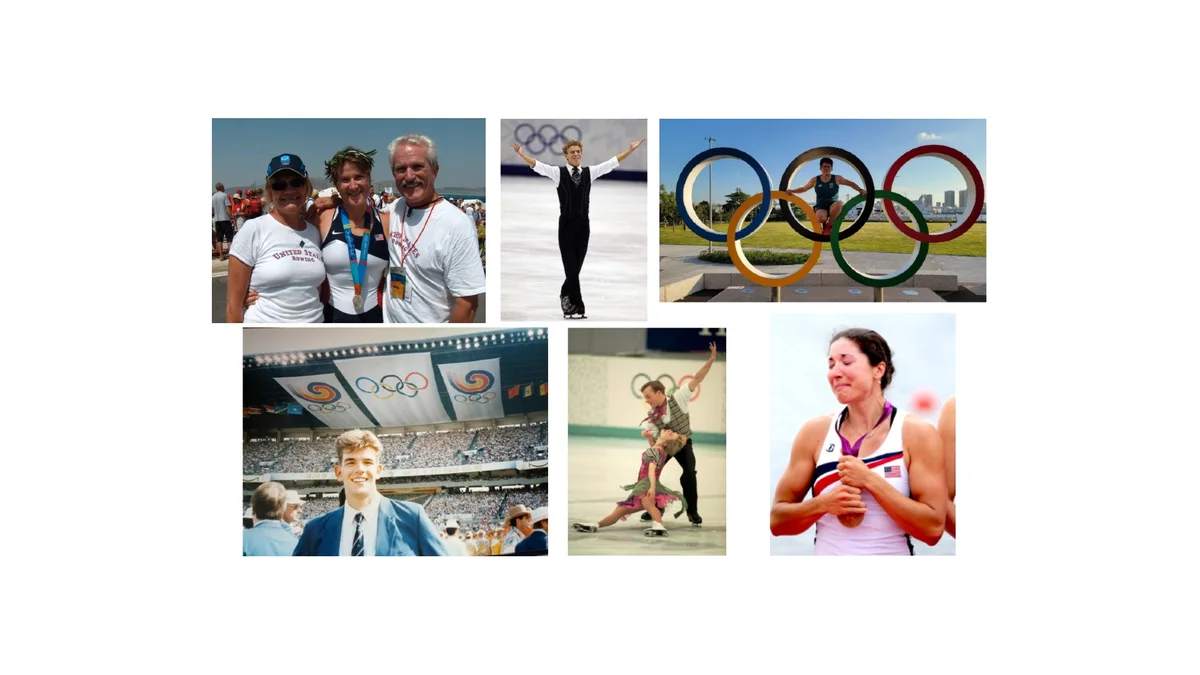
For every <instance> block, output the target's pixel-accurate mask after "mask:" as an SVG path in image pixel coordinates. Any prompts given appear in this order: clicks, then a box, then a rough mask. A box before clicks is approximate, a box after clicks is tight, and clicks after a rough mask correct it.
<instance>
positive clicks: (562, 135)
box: [513, 122, 583, 155]
mask: <svg viewBox="0 0 1200 675" xmlns="http://www.w3.org/2000/svg"><path fill="white" fill-rule="evenodd" d="M524 127H529V134H528V136H526V138H525V140H521V129H522V128H524ZM547 129H551V130H553V131H554V133H553V134H552V135H551V136H550V138H548V139H547V138H546V134H545V131H546V130H547ZM568 129H574V130H575V136H573V137H572V136H567V130H568ZM513 140H514V141H516V142H517V143H518V144H519V145H521V146H522V147H524V148H525V149H526V150H528V151H529V152H530V153H532V154H534V155H540V154H542V153H543V152H545V151H546V150H548V149H549V148H550V147H551V146H553V145H555V144H557V143H566V142H567V141H582V140H583V132H582V131H580V130H579V127H577V126H575V125H574V124H568V125H567V126H565V127H563V128H562V131H559V130H558V127H556V126H554V125H553V124H543V125H542V126H540V127H538V129H537V131H534V129H533V125H532V124H530V123H528V122H522V123H520V124H518V125H517V128H516V129H513ZM534 141H539V142H540V143H541V144H542V149H541V150H534V149H533V146H532V145H530V144H531V143H533V142H534ZM556 153H557V151H556Z"/></svg>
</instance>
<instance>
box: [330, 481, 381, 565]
mask: <svg viewBox="0 0 1200 675" xmlns="http://www.w3.org/2000/svg"><path fill="white" fill-rule="evenodd" d="M381 501H383V495H381V494H379V493H378V492H376V493H375V494H373V495H371V503H369V504H367V505H366V507H364V508H363V510H362V512H361V513H362V514H363V523H362V533H363V555H364V556H373V555H375V533H376V532H378V531H379V503H380V502H381ZM356 513H359V511H356V510H355V509H354V508H353V507H351V506H350V502H349V501H347V502H346V508H345V509H344V511H343V513H342V542H341V546H339V547H338V555H350V549H351V548H353V546H354V514H356Z"/></svg>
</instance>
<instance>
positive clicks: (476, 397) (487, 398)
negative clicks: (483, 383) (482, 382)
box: [454, 391, 496, 403]
mask: <svg viewBox="0 0 1200 675" xmlns="http://www.w3.org/2000/svg"><path fill="white" fill-rule="evenodd" d="M495 398H496V392H494V391H489V392H487V393H484V394H466V395H463V394H455V395H454V400H455V401H458V402H459V403H490V402H491V401H493V400H495Z"/></svg>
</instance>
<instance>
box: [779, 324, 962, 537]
mask: <svg viewBox="0 0 1200 675" xmlns="http://www.w3.org/2000/svg"><path fill="white" fill-rule="evenodd" d="M895 372H896V369H895V367H894V366H893V364H892V352H891V349H890V348H889V347H888V344H887V341H885V340H884V339H883V337H882V336H881V335H879V334H878V333H876V332H875V331H872V330H866V329H861V328H852V329H849V330H844V331H842V332H840V333H838V334H837V335H834V336H833V339H832V340H831V341H830V344H829V370H828V373H827V375H826V379H827V380H828V381H829V387H830V389H832V391H833V394H834V396H835V397H837V400H838V403H841V404H842V405H844V406H845V407H844V408H843V409H842V410H841V411H840V412H839V413H838V414H836V415H822V416H820V417H817V418H815V419H812V420H809V421H808V422H807V423H805V424H804V426H803V427H801V428H800V432H799V433H798V434H796V440H795V441H794V442H793V444H792V455H791V459H790V460H789V462H788V467H787V470H786V471H784V474H783V477H782V478H781V479H780V480H779V485H778V487H777V488H776V490H775V502H774V504H773V505H772V506H771V534H773V535H775V536H784V535H795V534H800V533H801V532H804V531H806V530H808V529H809V528H810V527H812V526H813V525H814V524H815V525H816V526H817V532H816V554H817V555H911V554H912V551H913V549H912V542H911V539H910V537H916V538H917V539H918V540H920V541H922V542H924V543H926V544H929V545H930V546H932V545H934V544H936V543H937V541H938V539H940V538H941V536H942V531H943V528H944V527H945V520H946V473H945V467H944V465H943V460H942V444H941V439H940V437H939V436H938V432H937V430H936V429H935V428H934V427H933V425H932V424H929V423H928V422H925V421H924V420H921V419H919V418H916V417H911V416H909V415H907V414H906V413H904V412H901V411H898V410H897V409H896V408H895V407H894V406H892V404H891V403H889V402H888V401H887V399H885V398H884V396H883V392H884V390H886V389H887V387H888V384H890V383H891V381H892V379H893V377H894V376H895ZM809 490H811V491H812V496H810V497H809V498H808V499H803V498H804V496H805V495H806V494H807V493H808V492H809Z"/></svg>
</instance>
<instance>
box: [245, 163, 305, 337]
mask: <svg viewBox="0 0 1200 675" xmlns="http://www.w3.org/2000/svg"><path fill="white" fill-rule="evenodd" d="M311 191H312V182H311V181H310V180H309V179H308V170H307V169H306V168H305V167H304V162H303V161H302V160H301V159H300V158H299V157H298V156H296V155H290V154H289V155H279V156H278V157H275V158H274V159H272V160H271V162H270V164H268V165H267V188H266V201H267V203H268V204H269V205H270V207H269V208H268V211H267V213H266V215H263V216H260V217H258V218H254V219H252V220H249V221H246V224H245V225H243V226H242V229H241V231H240V232H238V234H237V236H236V237H234V241H233V244H232V245H231V246H230V248H229V258H230V260H229V288H228V291H227V293H226V296H225V320H226V321H228V322H229V323H321V322H322V320H323V311H322V305H321V297H320V287H321V282H323V281H325V263H324V261H323V259H322V256H321V235H320V232H319V231H318V230H317V227H316V226H315V225H313V224H312V223H310V222H308V221H307V220H305V202H306V201H307V199H308V196H309V193H310V192H311ZM250 290H254V291H255V292H256V293H257V294H258V297H257V301H256V302H255V303H254V304H253V305H252V306H250V307H249V308H243V302H244V301H245V298H246V294H247V292H248V291H250Z"/></svg>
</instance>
